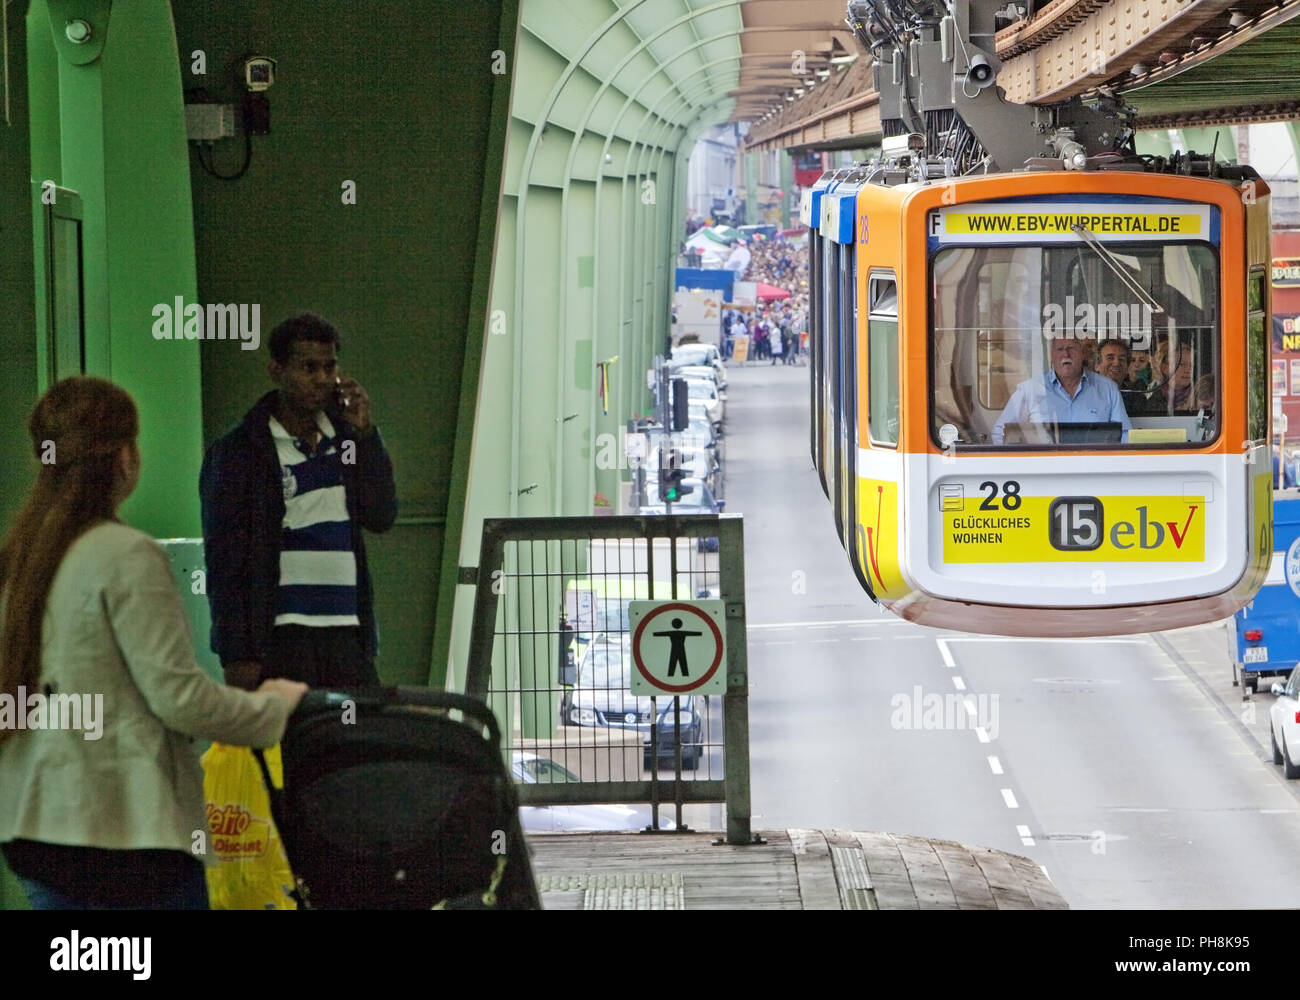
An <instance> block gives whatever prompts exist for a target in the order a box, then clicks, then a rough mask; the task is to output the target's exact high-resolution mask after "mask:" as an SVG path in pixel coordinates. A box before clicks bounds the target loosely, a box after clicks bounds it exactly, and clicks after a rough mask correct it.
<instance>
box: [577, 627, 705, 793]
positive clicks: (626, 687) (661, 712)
mask: <svg viewBox="0 0 1300 1000" xmlns="http://www.w3.org/2000/svg"><path fill="white" fill-rule="evenodd" d="M631 669H632V650H631V638H630V636H627V635H622V636H618V637H614V636H605V637H602V636H597V637H596V640H595V641H594V642H593V643H592V648H591V652H590V653H589V654H588V656H587V658H586V660H584V661H583V663H582V665H581V666H580V667H579V668H578V685H577V687H575V688H574V690H573V705H572V708H570V709H569V719H568V722H569V724H570V725H574V726H606V727H608V728H611V729H635V730H637V731H638V732H640V733H642V734H643V743H644V744H645V748H644V752H643V756H644V758H645V761H646V766H647V767H648V766H649V758H650V725H651V722H652V721H654V720H655V714H654V713H653V712H652V711H651V706H650V696H649V695H634V694H632V691H631ZM696 706H697V703H696V699H695V698H694V697H693V696H691V695H686V696H684V697H682V699H681V720H682V729H681V733H682V767H685V768H688V769H690V770H694V769H695V768H697V767H698V766H699V762H700V757H701V756H702V755H703V752H704V748H703V745H702V743H703V733H704V724H703V720H702V719H701V717H700V713H699V712H698V711H697V710H696ZM656 707H657V709H658V729H659V759H660V761H661V762H663V761H664V760H668V761H671V760H673V759H674V756H675V754H676V748H677V741H676V739H675V738H674V737H675V734H676V732H677V730H676V727H675V726H674V724H673V699H672V698H667V697H664V698H659V699H657V706H656Z"/></svg>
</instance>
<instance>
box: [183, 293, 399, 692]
mask: <svg viewBox="0 0 1300 1000" xmlns="http://www.w3.org/2000/svg"><path fill="white" fill-rule="evenodd" d="M268 346H269V349H270V353H271V360H270V363H269V364H268V365H267V372H268V373H269V374H270V377H271V381H272V382H274V383H275V384H276V386H277V388H276V389H273V390H272V391H270V392H268V393H267V394H266V395H264V396H263V397H262V398H261V399H259V400H258V401H257V403H256V405H254V407H253V408H252V409H251V410H249V411H248V413H247V415H245V417H244V419H243V421H242V422H241V423H239V424H237V425H236V426H235V427H234V428H233V429H232V430H230V431H229V432H228V433H226V434H225V435H224V436H223V437H221V438H220V439H218V440H217V441H216V442H215V443H214V444H213V445H212V447H211V448H209V449H208V452H207V455H205V456H204V459H203V470H202V472H201V473H200V475H199V497H200V500H201V502H202V512H203V544H204V551H205V554H206V561H207V591H208V603H209V605H210V606H211V609H212V651H213V652H214V653H216V654H217V655H218V656H219V657H220V658H221V666H222V668H223V669H224V671H225V675H226V683H227V684H230V685H233V686H235V687H241V688H250V689H251V688H256V687H257V686H258V684H259V683H261V680H262V679H263V678H266V677H287V678H292V679H294V680H299V681H305V682H306V683H307V684H308V685H310V686H312V687H358V686H369V685H377V684H378V683H379V676H378V674H377V673H376V671H375V664H374V661H375V654H376V653H377V652H378V645H379V643H378V629H377V627H376V624H375V612H374V598H373V592H372V588H371V584H370V573H369V571H368V569H367V567H366V549H365V542H364V539H363V538H362V530H361V529H362V528H366V529H368V530H370V531H374V532H384V531H387V530H388V529H389V528H391V527H392V526H393V521H394V520H395V519H396V517H397V487H396V485H395V484H394V482H393V463H392V460H391V459H390V458H389V456H388V452H387V450H386V449H385V448H384V442H383V439H382V438H381V437H380V435H379V428H378V427H376V426H375V422H374V417H373V415H372V413H371V408H370V396H369V395H368V394H367V393H366V390H365V389H363V388H362V387H361V385H360V384H359V383H358V382H357V381H356V380H355V379H352V378H348V377H347V376H346V375H344V374H342V373H341V372H340V371H339V367H338V354H339V348H340V346H341V338H340V336H339V331H338V330H337V329H336V328H335V327H334V326H333V324H331V323H330V322H329V321H327V320H325V319H323V318H322V317H320V316H317V315H314V314H312V313H302V314H300V315H297V316H291V317H290V318H289V319H286V320H285V321H284V322H283V323H281V324H280V325H279V326H277V327H276V328H275V329H274V330H273V331H271V336H270V339H269V344H268Z"/></svg>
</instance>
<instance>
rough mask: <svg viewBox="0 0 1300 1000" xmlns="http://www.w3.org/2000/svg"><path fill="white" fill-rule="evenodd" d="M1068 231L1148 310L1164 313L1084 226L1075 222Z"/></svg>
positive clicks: (1118, 260)
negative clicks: (1113, 273)
mask: <svg viewBox="0 0 1300 1000" xmlns="http://www.w3.org/2000/svg"><path fill="white" fill-rule="evenodd" d="M1070 231H1071V232H1073V233H1074V235H1076V236H1077V237H1079V239H1081V240H1083V242H1084V243H1086V244H1087V245H1088V249H1089V250H1091V251H1092V252H1093V253H1095V254H1096V255H1097V256H1098V257H1100V258H1101V260H1102V263H1104V264H1105V265H1106V266H1107V267H1109V268H1110V269H1111V270H1112V271H1113V272H1115V277H1117V278H1119V280H1120V281H1122V282H1124V284H1125V285H1126V286H1127V287H1128V290H1129V291H1130V292H1132V293H1133V294H1134V295H1136V296H1137V297H1138V298H1139V299H1141V300H1142V302H1143V304H1144V305H1145V306H1146V307H1147V308H1148V309H1150V310H1151V311H1152V312H1153V313H1163V312H1164V311H1165V309H1164V306H1162V305H1161V304H1160V303H1159V302H1157V301H1156V300H1155V299H1153V298H1152V297H1151V293H1150V292H1148V291H1147V290H1146V289H1145V288H1143V287H1142V285H1141V284H1140V283H1139V282H1138V280H1137V279H1136V278H1134V277H1133V275H1131V274H1129V273H1128V268H1126V267H1125V266H1124V262H1123V261H1121V260H1120V259H1119V258H1117V257H1116V256H1115V255H1114V254H1113V253H1111V252H1110V251H1109V250H1107V249H1106V248H1105V247H1104V246H1102V245H1101V241H1100V240H1099V239H1097V237H1096V236H1094V235H1093V234H1092V233H1091V232H1089V231H1088V228H1087V227H1086V226H1083V225H1080V224H1079V223H1077V222H1076V223H1075V224H1073V225H1072V226H1070Z"/></svg>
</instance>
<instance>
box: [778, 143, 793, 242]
mask: <svg viewBox="0 0 1300 1000" xmlns="http://www.w3.org/2000/svg"><path fill="white" fill-rule="evenodd" d="M777 155H778V157H779V162H780V164H781V228H782V229H790V228H792V226H793V223H792V222H791V218H790V200H791V194H790V192H792V191H793V190H794V155H793V154H792V153H791V152H790V150H788V149H783V150H781V152H780V153H778V154H777Z"/></svg>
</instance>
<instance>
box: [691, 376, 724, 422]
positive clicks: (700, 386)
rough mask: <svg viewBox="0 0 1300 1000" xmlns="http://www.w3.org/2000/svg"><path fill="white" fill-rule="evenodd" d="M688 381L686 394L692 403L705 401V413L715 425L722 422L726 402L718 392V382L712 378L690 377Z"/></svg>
mask: <svg viewBox="0 0 1300 1000" xmlns="http://www.w3.org/2000/svg"><path fill="white" fill-rule="evenodd" d="M685 381H686V395H687V397H689V399H690V401H691V402H692V403H697V402H702V403H704V410H705V413H707V414H708V417H709V420H711V421H712V422H713V424H714V425H715V426H717V425H719V424H721V423H722V418H723V417H724V416H725V415H726V404H725V403H724V402H723V400H722V396H721V394H720V393H719V392H718V384H717V383H716V382H714V381H713V380H712V379H702V378H688V379H686V380H685Z"/></svg>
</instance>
